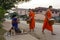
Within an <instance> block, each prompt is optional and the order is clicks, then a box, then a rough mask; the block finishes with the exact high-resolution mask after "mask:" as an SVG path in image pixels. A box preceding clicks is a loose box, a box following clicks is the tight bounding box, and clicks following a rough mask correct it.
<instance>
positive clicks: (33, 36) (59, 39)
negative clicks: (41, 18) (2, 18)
mask: <svg viewBox="0 0 60 40" xmlns="http://www.w3.org/2000/svg"><path fill="white" fill-rule="evenodd" d="M3 25H5V27H4V29H6V30H9V29H10V27H11V24H10V22H5V23H3ZM42 25H43V24H42V23H36V28H35V31H34V32H33V33H30V34H26V35H16V36H13V37H9V39H10V40H60V25H53V27H54V32H55V33H56V35H55V36H53V35H51V34H50V32H49V31H45V34H42V32H41V31H42ZM19 27H23V28H25V29H26V30H27V31H28V30H29V25H28V24H26V22H25V21H21V22H20V24H19ZM16 38H17V39H16ZM6 39H7V40H8V38H6Z"/></svg>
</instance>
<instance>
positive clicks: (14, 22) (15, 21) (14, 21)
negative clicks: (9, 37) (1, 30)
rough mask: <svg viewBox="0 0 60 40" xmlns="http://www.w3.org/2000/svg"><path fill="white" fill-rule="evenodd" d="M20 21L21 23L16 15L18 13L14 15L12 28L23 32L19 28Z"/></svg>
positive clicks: (17, 31)
mask: <svg viewBox="0 0 60 40" xmlns="http://www.w3.org/2000/svg"><path fill="white" fill-rule="evenodd" d="M18 23H19V21H18V18H17V17H16V15H13V17H12V28H14V29H15V32H16V33H21V31H20V30H19V28H18Z"/></svg>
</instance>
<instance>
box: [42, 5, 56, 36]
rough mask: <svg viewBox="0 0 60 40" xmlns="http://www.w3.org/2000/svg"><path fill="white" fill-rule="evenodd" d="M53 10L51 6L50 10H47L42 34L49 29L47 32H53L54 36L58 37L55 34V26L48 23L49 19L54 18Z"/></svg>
mask: <svg viewBox="0 0 60 40" xmlns="http://www.w3.org/2000/svg"><path fill="white" fill-rule="evenodd" d="M51 9H52V6H49V8H48V10H47V12H46V14H45V19H44V24H43V28H42V32H43V33H44V30H45V29H47V30H49V31H51V34H52V35H56V34H54V33H53V26H52V25H50V24H49V23H48V21H49V19H51V18H52V11H51Z"/></svg>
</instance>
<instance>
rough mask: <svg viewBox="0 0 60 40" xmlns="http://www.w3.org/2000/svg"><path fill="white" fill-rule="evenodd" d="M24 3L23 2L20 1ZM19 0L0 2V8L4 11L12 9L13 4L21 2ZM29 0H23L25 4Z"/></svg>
mask: <svg viewBox="0 0 60 40" xmlns="http://www.w3.org/2000/svg"><path fill="white" fill-rule="evenodd" d="M22 1H23V2H24V0H22ZM22 1H21V0H0V6H1V7H2V8H4V9H5V10H7V9H11V8H12V7H15V6H14V4H15V3H18V2H22ZM27 1H29V0H25V2H27Z"/></svg>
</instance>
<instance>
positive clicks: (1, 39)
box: [0, 28, 6, 40]
mask: <svg viewBox="0 0 60 40" xmlns="http://www.w3.org/2000/svg"><path fill="white" fill-rule="evenodd" d="M5 32H6V30H4V29H3V28H0V40H5V38H4V33H5Z"/></svg>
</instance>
